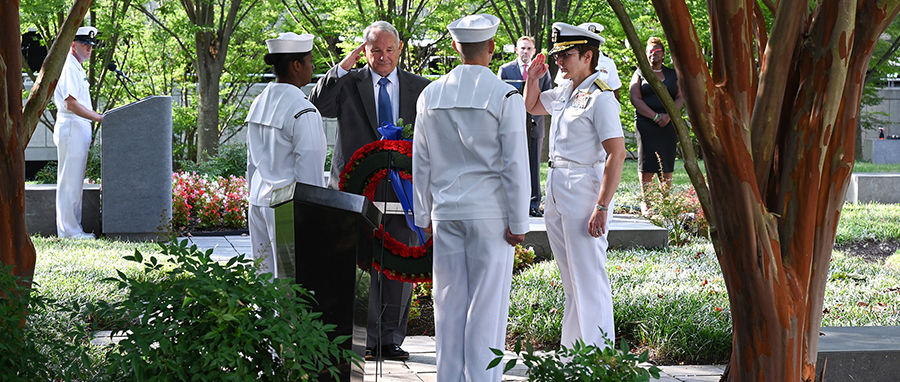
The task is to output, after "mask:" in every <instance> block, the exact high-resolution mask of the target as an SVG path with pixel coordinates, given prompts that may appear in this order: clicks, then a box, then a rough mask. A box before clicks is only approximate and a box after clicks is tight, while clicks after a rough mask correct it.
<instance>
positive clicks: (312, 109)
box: [294, 107, 316, 119]
mask: <svg viewBox="0 0 900 382" xmlns="http://www.w3.org/2000/svg"><path fill="white" fill-rule="evenodd" d="M314 111H316V109H315V108H312V107H311V108H309V109H303V110H300V112H299V113H297V114H294V119H297V118H300V116H301V115H303V114H306V113H309V112H314Z"/></svg>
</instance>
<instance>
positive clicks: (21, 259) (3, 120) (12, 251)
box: [0, 0, 91, 280]
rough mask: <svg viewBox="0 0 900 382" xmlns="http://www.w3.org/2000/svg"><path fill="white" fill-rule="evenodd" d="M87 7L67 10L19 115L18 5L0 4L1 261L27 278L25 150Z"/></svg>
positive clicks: (80, 0)
mask: <svg viewBox="0 0 900 382" xmlns="http://www.w3.org/2000/svg"><path fill="white" fill-rule="evenodd" d="M90 4H91V0H77V1H76V2H75V4H74V6H73V7H72V9H71V11H69V14H68V16H67V17H66V19H65V21H64V22H63V26H62V28H61V29H60V31H59V35H58V36H57V37H56V39H55V40H54V42H53V46H52V47H51V48H50V51H49V54H48V55H47V58H46V59H45V61H44V64H43V65H42V66H41V72H40V74H38V79H37V81H36V82H35V84H34V87H33V89H32V92H31V94H30V96H29V98H28V103H27V104H26V105H25V110H24V112H23V109H22V71H21V69H20V68H21V67H22V52H21V37H17V38H12V37H11V36H20V31H19V2H18V0H9V1H3V2H0V36H7V37H6V38H0V262H2V263H3V264H4V265H12V266H13V274H14V275H16V276H20V277H24V278H25V279H28V280H30V279H31V278H32V277H33V276H34V264H35V260H36V254H35V251H34V244H33V243H32V242H31V237H29V236H28V227H27V225H26V220H25V146H26V145H27V142H28V141H29V140H30V139H31V134H32V133H34V126H33V125H35V124H36V123H37V119H38V117H39V115H40V114H42V113H43V111H44V108H46V106H47V103H49V102H50V97H52V95H53V89H54V88H55V87H56V82H57V80H58V79H59V74H60V72H61V71H62V62H63V61H64V59H65V55H66V54H68V49H67V47H68V46H70V45H71V44H72V39H73V38H74V37H75V31H76V29H77V26H78V25H80V24H81V22H82V21H83V20H84V15H85V14H86V13H87V11H88V9H89V8H90ZM9 68H13V69H12V70H9ZM48 84H49V85H48Z"/></svg>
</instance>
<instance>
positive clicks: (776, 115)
mask: <svg viewBox="0 0 900 382" xmlns="http://www.w3.org/2000/svg"><path fill="white" fill-rule="evenodd" d="M610 2H614V0H610ZM653 4H654V7H655V8H656V11H657V15H658V16H659V19H660V23H661V24H662V26H663V29H664V30H665V33H666V38H667V40H668V41H669V42H670V44H671V45H670V49H669V51H670V52H671V54H672V55H673V58H674V60H673V61H674V62H675V69H676V71H677V72H678V78H679V83H680V86H681V90H682V94H684V95H685V106H686V107H687V109H688V114H689V115H690V117H691V122H692V124H691V125H692V128H693V129H694V133H695V135H696V136H697V139H698V141H699V142H700V146H701V149H702V151H703V156H704V158H705V159H706V160H705V161H704V164H705V165H706V168H707V179H708V184H709V190H710V195H711V199H712V203H713V205H714V208H712V210H713V212H712V214H711V215H712V221H714V222H715V224H716V226H715V229H714V230H713V231H712V232H711V237H712V240H713V246H714V247H715V250H716V256H717V257H718V260H719V263H720V265H721V267H722V273H723V276H724V279H725V284H726V287H727V288H728V295H729V302H730V304H731V314H732V319H733V342H732V355H731V361H730V363H729V367H728V368H727V369H726V373H725V379H726V380H728V381H813V380H814V379H815V368H816V355H817V352H818V334H819V328H820V325H821V322H822V307H823V303H824V293H825V283H826V281H827V275H828V265H829V262H830V258H831V249H832V246H833V243H834V235H835V230H836V229H837V223H838V220H839V217H840V210H841V208H842V207H843V200H844V194H845V192H846V189H847V184H848V182H849V179H850V173H851V171H852V169H853V162H854V158H855V155H854V154H855V139H854V133H855V130H856V128H857V118H858V112H859V102H860V96H861V93H862V86H863V78H864V75H865V71H866V69H867V67H868V62H869V59H870V58H871V55H872V52H873V49H874V46H875V41H876V39H877V38H878V37H879V36H880V35H881V33H882V32H883V31H884V30H885V29H886V28H887V25H888V24H889V23H890V21H891V20H893V18H894V17H895V16H896V15H897V12H898V9H900V1H898V0H890V1H876V0H855V1H854V0H850V1H842V2H819V3H817V4H816V6H817V8H816V9H815V10H813V13H812V14H809V13H808V12H809V3H808V2H804V1H798V0H782V1H779V2H778V3H777V6H775V5H773V9H770V11H772V13H773V14H775V18H774V21H773V23H772V25H771V30H770V31H769V33H768V35H766V30H765V28H766V26H765V25H764V23H762V22H761V20H759V15H761V14H762V12H761V10H760V9H759V7H760V4H759V3H758V2H755V1H742V0H721V1H715V2H708V7H709V15H710V28H711V32H712V49H713V52H712V57H713V58H714V59H713V61H712V63H711V66H712V68H711V70H710V64H708V63H707V62H706V59H705V57H704V56H703V55H702V49H701V47H700V45H699V39H698V38H697V34H696V31H695V30H694V26H693V21H692V20H691V17H690V13H689V11H688V8H687V6H686V4H685V2H684V0H653ZM775 8H777V9H775ZM621 17H622V16H620V19H621ZM622 22H623V23H625V20H622ZM757 42H758V43H759V45H760V46H762V47H761V48H760V47H757V46H756V45H755V44H756V43H757ZM633 48H634V49H635V50H636V52H635V54H636V55H637V56H638V59H639V60H641V59H643V58H642V54H643V52H641V51H640V47H637V46H636V47H633ZM697 186H699V185H695V187H697Z"/></svg>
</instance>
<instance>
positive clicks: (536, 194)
mask: <svg viewBox="0 0 900 382" xmlns="http://www.w3.org/2000/svg"><path fill="white" fill-rule="evenodd" d="M543 144H544V138H543V137H541V138H532V137H531V134H528V164H529V165H530V167H531V205H530V206H529V208H534V209H537V208H539V207H540V206H541V148H542V147H543Z"/></svg>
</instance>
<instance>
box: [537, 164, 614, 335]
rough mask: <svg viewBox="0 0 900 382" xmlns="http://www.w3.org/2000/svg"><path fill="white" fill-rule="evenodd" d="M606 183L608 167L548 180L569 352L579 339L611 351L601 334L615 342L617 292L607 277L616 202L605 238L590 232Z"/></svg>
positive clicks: (555, 172) (550, 231) (549, 220)
mask: <svg viewBox="0 0 900 382" xmlns="http://www.w3.org/2000/svg"><path fill="white" fill-rule="evenodd" d="M602 179H603V167H599V166H598V167H582V168H551V169H550V172H549V174H548V176H547V201H546V204H545V207H544V222H545V223H546V226H547V238H548V239H549V240H550V249H551V250H552V251H553V257H554V258H555V259H556V263H557V265H558V266H559V274H560V277H561V278H562V283H563V288H564V289H565V295H566V304H565V311H564V312H563V324H562V339H561V343H562V345H565V346H567V347H571V346H572V344H574V343H575V340H577V339H579V338H580V339H582V340H584V342H585V343H586V344H594V345H597V346H599V347H601V348H603V347H606V346H605V342H604V336H603V335H602V334H601V332H600V330H601V329H602V330H603V331H604V332H605V333H606V336H607V337H608V338H609V339H610V340H611V341H615V322H614V321H613V305H612V290H611V288H610V285H609V277H608V276H607V274H606V248H607V247H608V246H609V242H608V241H607V236H608V235H609V223H610V222H611V221H612V215H613V214H612V213H611V212H612V209H613V208H612V203H610V206H609V209H610V213H609V214H608V215H607V224H606V227H607V231H606V233H604V234H603V235H602V236H601V237H599V238H594V237H592V236H591V235H590V233H589V232H588V221H589V220H590V218H591V213H592V212H593V211H594V206H595V205H596V204H597V195H599V193H600V182H601V180H602Z"/></svg>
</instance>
